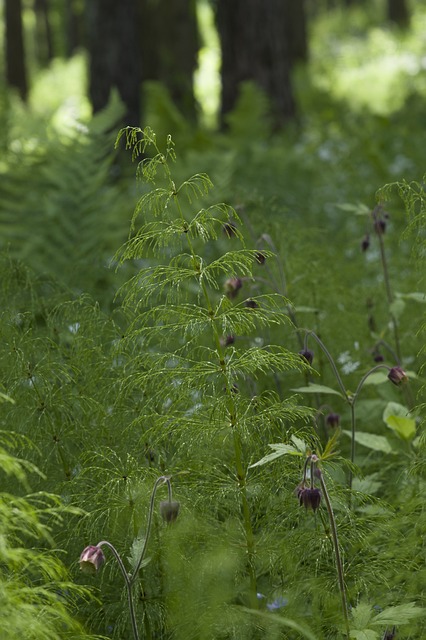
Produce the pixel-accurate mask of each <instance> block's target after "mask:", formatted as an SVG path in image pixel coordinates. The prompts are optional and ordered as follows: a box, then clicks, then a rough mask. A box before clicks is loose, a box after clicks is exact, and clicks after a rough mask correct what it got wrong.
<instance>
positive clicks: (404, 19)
mask: <svg viewBox="0 0 426 640" xmlns="http://www.w3.org/2000/svg"><path fill="white" fill-rule="evenodd" d="M388 17H389V20H390V21H391V22H395V24H397V25H398V26H399V27H402V28H406V27H408V26H409V24H410V12H409V10H408V6H407V0H388Z"/></svg>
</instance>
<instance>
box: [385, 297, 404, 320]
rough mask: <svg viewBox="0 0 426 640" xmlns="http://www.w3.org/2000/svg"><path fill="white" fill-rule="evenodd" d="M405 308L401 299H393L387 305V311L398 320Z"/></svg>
mask: <svg viewBox="0 0 426 640" xmlns="http://www.w3.org/2000/svg"><path fill="white" fill-rule="evenodd" d="M405 306H406V305H405V302H404V300H402V299H401V298H395V300H394V301H393V302H391V304H390V305H389V310H390V312H391V314H392V315H393V317H394V318H396V319H397V320H398V319H399V318H400V317H401V316H402V314H403V312H404V309H405Z"/></svg>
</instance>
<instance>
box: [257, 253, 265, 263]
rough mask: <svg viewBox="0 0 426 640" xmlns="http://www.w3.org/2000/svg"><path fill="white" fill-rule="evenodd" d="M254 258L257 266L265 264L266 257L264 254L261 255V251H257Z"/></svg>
mask: <svg viewBox="0 0 426 640" xmlns="http://www.w3.org/2000/svg"><path fill="white" fill-rule="evenodd" d="M255 258H256V262H257V263H258V264H265V260H266V256H265V254H264V253H262V252H261V251H258V252H257V253H256V256H255Z"/></svg>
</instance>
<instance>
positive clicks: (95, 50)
mask: <svg viewBox="0 0 426 640" xmlns="http://www.w3.org/2000/svg"><path fill="white" fill-rule="evenodd" d="M87 11H88V49H89V59H90V62H89V96H90V100H91V103H92V106H93V111H94V112H95V113H96V112H97V111H100V110H101V109H103V108H104V107H105V106H106V104H107V103H108V99H109V96H110V93H111V90H112V88H113V87H116V88H117V90H118V93H119V95H120V97H121V100H122V101H123V103H124V104H125V106H126V109H127V113H126V116H125V117H126V122H127V124H129V125H132V126H138V125H140V116H141V114H140V106H141V105H140V81H141V69H140V56H139V42H138V37H139V34H138V12H137V1H136V0H120V2H117V0H90V2H88V3H87Z"/></svg>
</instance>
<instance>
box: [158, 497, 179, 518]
mask: <svg viewBox="0 0 426 640" xmlns="http://www.w3.org/2000/svg"><path fill="white" fill-rule="evenodd" d="M179 508H180V504H179V502H176V501H175V500H170V501H169V500H163V501H162V502H160V514H161V517H162V518H163V520H164V521H165V522H167V523H170V522H174V521H175V520H176V518H177V517H178V514H179Z"/></svg>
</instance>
